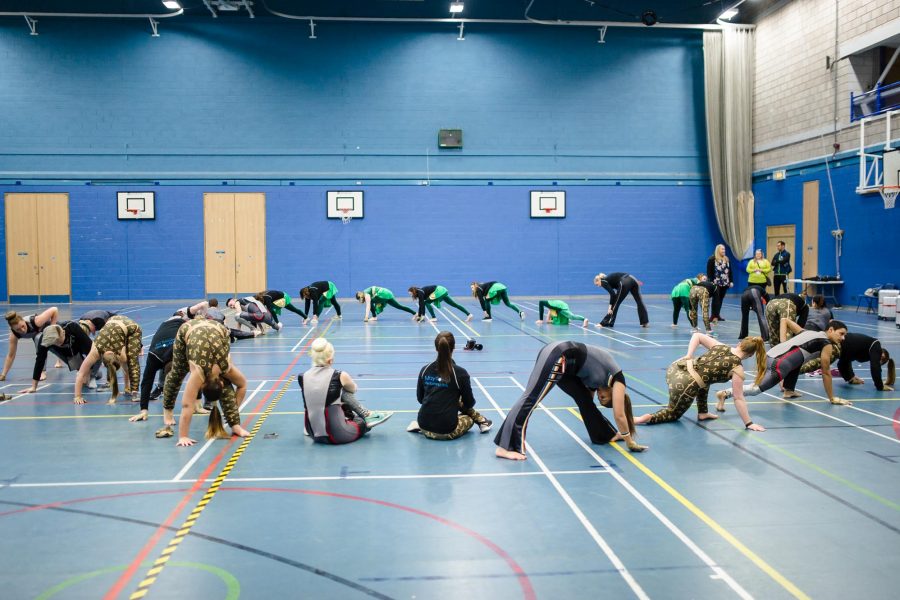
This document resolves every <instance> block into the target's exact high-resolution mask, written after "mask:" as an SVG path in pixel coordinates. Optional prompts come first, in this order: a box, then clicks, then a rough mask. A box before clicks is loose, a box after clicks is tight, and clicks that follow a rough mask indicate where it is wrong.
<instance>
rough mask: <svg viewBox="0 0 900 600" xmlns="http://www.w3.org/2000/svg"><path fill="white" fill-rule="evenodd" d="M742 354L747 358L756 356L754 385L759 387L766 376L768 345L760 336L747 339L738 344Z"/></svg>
mask: <svg viewBox="0 0 900 600" xmlns="http://www.w3.org/2000/svg"><path fill="white" fill-rule="evenodd" d="M738 348H740V349H741V352H743V353H744V354H746V355H747V356H751V355H753V354H756V379H755V381H754V383H755V384H756V385H759V382H760V381H762V379H763V377H765V375H766V343H765V342H764V341H763V339H762V338H761V337H759V336H754V337H745V338H744V339H742V340H741V341H740V343H739V344H738Z"/></svg>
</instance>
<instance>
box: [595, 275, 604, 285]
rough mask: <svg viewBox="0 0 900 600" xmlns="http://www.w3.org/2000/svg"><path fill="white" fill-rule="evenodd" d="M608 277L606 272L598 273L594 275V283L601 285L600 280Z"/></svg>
mask: <svg viewBox="0 0 900 600" xmlns="http://www.w3.org/2000/svg"><path fill="white" fill-rule="evenodd" d="M604 279H606V273H597V274H596V275H594V285H600V284H599V282H600V281H602V280H604Z"/></svg>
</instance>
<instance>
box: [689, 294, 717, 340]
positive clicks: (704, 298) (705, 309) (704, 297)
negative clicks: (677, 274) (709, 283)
mask: <svg viewBox="0 0 900 600" xmlns="http://www.w3.org/2000/svg"><path fill="white" fill-rule="evenodd" d="M688 302H690V305H691V310H690V311H688V321H690V322H691V327H693V328H694V329H696V328H697V305H699V306H700V311H701V312H702V313H703V326H704V327H706V330H707V331H711V330H712V329H711V327H710V326H709V292H707V291H706V288H703V287H701V286H694V287H692V288H691V295H690V297H689V300H688Z"/></svg>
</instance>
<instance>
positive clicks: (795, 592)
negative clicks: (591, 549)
mask: <svg viewBox="0 0 900 600" xmlns="http://www.w3.org/2000/svg"><path fill="white" fill-rule="evenodd" d="M570 412H571V413H572V414H573V415H575V417H577V418H578V419H581V415H579V414H577V413H576V412H575V410H574V409H570ZM550 416H551V417H553V418H554V419H557V417H556V415H554V414H552V413H551V414H550ZM560 425H563V424H562V423H560ZM563 426H564V425H563ZM564 427H565V426H564ZM565 428H566V429H568V427H565ZM569 431H571V430H569ZM578 441H579V442H581V444H582V445H584V442H582V441H581V439H580V438H579V440H578ZM610 446H612V447H613V448H614V449H615V450H616V451H617V452H618V453H619V454H621V455H622V456H624V457H625V458H626V459H627V460H628V461H629V462H630V463H632V464H633V465H634V466H636V467H637V468H638V469H639V470H640V471H641V472H642V473H644V474H645V475H646V476H647V477H649V478H650V479H651V480H652V481H653V482H654V483H656V484H657V485H658V486H660V487H661V488H662V489H664V490H665V491H666V492H668V494H669V495H670V496H672V497H673V498H675V499H676V500H678V502H679V503H680V504H681V505H682V506H684V507H685V508H687V509H688V510H689V511H690V512H691V513H693V514H694V516H696V517H697V518H698V519H700V520H701V521H703V522H704V523H706V525H708V526H709V527H710V528H712V530H713V531H715V532H716V533H717V534H719V536H721V537H722V538H723V539H725V540H726V541H727V542H728V543H729V544H731V545H732V546H733V547H734V548H736V549H737V550H738V551H739V552H740V553H741V554H743V555H744V556H746V557H747V558H748V559H750V561H751V562H753V564H755V565H756V566H757V567H759V568H760V569H761V570H762V571H763V572H764V573H766V575H768V576H769V577H771V578H772V579H774V580H775V581H776V582H777V583H778V584H780V585H781V587H783V588H784V589H785V590H787V591H788V592H789V593H790V594H791V595H792V596H794V597H795V598H802V599H806V600H811V599H810V598H809V596H807V595H806V594H805V593H804V592H803V591H802V590H801V589H800V588H798V587H797V586H796V585H794V584H793V583H792V582H791V581H790V580H788V579H787V578H786V577H784V575H782V574H781V573H779V572H778V571H776V570H775V569H774V568H773V567H772V566H770V565H769V564H768V563H767V562H766V561H764V560H763V559H762V558H761V557H760V556H759V555H757V554H756V553H755V552H753V551H752V550H750V549H749V548H748V547H747V546H745V545H744V544H743V543H742V542H741V541H740V540H738V539H737V538H736V537H734V536H733V535H732V534H731V533H729V532H728V530H726V529H725V528H724V527H722V526H721V525H719V524H718V523H717V522H716V521H715V520H713V519H712V517H710V516H709V515H707V514H706V513H705V512H703V511H702V510H700V509H699V508H698V507H697V505H695V504H694V503H693V502H691V501H690V500H688V499H687V498H685V497H684V496H683V495H682V494H681V493H680V492H678V490H676V489H675V488H673V487H672V486H671V485H669V484H668V483H667V482H666V481H665V480H664V479H663V478H662V477H660V476H659V475H657V474H656V473H654V472H653V471H652V470H651V469H650V468H649V467H647V466H646V465H644V463H642V462H641V461H639V460H638V459H636V458H635V457H634V456H632V455H631V453H630V452H628V451H626V450H623V449H622V448H621V447H620V446H619V444H617V443H616V442H611V443H610ZM588 450H590V449H588Z"/></svg>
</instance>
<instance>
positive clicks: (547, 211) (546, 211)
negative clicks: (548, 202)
mask: <svg viewBox="0 0 900 600" xmlns="http://www.w3.org/2000/svg"><path fill="white" fill-rule="evenodd" d="M552 212H553V209H552V208H545V209H544V214H547V215H549V214H550V213H552Z"/></svg>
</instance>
